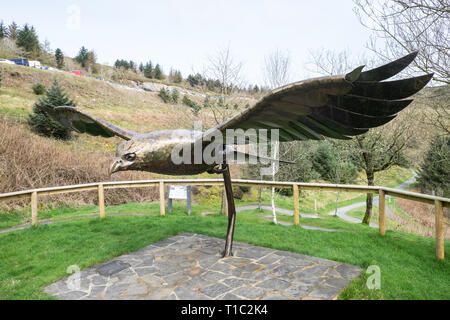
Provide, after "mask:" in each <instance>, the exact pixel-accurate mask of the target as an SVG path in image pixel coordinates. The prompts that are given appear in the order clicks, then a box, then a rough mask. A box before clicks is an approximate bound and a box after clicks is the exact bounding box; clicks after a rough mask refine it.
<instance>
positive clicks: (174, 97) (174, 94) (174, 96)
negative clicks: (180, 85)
mask: <svg viewBox="0 0 450 320" xmlns="http://www.w3.org/2000/svg"><path fill="white" fill-rule="evenodd" d="M179 98H180V93H179V92H178V90H177V89H173V91H172V96H171V99H172V102H173V103H178V99H179Z"/></svg>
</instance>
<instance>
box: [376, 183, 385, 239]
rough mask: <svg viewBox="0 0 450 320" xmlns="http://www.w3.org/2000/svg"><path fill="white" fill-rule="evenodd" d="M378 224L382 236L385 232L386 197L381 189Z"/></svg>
mask: <svg viewBox="0 0 450 320" xmlns="http://www.w3.org/2000/svg"><path fill="white" fill-rule="evenodd" d="M378 225H379V226H378V228H379V232H380V235H382V236H384V235H385V234H386V197H385V192H384V190H383V189H380V190H379V199H378Z"/></svg>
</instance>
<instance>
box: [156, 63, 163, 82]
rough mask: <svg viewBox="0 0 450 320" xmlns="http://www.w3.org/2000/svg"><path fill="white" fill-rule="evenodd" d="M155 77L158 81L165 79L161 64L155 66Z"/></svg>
mask: <svg viewBox="0 0 450 320" xmlns="http://www.w3.org/2000/svg"><path fill="white" fill-rule="evenodd" d="M153 75H154V77H155V79H158V80H162V79H163V78H164V77H163V73H162V70H161V67H160V65H159V64H157V65H156V66H155V70H154V71H153Z"/></svg>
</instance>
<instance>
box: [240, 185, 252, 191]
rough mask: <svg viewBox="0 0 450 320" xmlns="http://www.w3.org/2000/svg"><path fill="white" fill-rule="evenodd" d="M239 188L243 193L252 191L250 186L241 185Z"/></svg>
mask: <svg viewBox="0 0 450 320" xmlns="http://www.w3.org/2000/svg"><path fill="white" fill-rule="evenodd" d="M239 188H240V189H241V190H242V192H243V193H248V192H250V188H251V187H249V186H239Z"/></svg>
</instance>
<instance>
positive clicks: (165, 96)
mask: <svg viewBox="0 0 450 320" xmlns="http://www.w3.org/2000/svg"><path fill="white" fill-rule="evenodd" d="M158 96H159V97H160V98H161V99H162V101H164V103H168V102H170V101H172V98H171V96H170V95H169V92H168V91H167V90H166V89H165V88H161V90H159V93H158Z"/></svg>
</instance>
